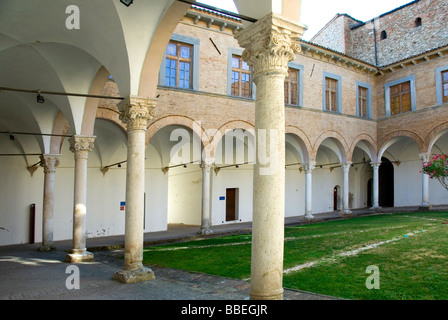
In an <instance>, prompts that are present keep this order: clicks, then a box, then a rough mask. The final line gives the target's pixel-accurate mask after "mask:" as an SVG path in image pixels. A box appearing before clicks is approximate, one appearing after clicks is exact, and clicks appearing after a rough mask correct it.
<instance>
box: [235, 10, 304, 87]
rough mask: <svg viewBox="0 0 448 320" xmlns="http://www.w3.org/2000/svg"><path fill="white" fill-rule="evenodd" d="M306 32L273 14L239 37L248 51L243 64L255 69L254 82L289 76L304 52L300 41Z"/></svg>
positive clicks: (247, 29)
mask: <svg viewBox="0 0 448 320" xmlns="http://www.w3.org/2000/svg"><path fill="white" fill-rule="evenodd" d="M305 30H306V27H305V26H303V25H299V24H297V23H295V22H292V21H290V20H287V19H285V18H284V17H281V16H279V15H276V14H274V13H271V14H268V15H267V16H265V17H264V18H262V19H260V20H258V21H257V22H256V23H254V24H252V25H251V26H249V27H247V28H245V29H244V30H242V31H240V32H239V33H238V34H237V35H236V39H237V40H238V43H239V45H240V46H241V47H242V48H245V50H244V52H243V56H242V58H243V60H244V61H246V62H247V63H248V64H249V65H251V66H253V67H254V81H255V82H256V80H257V78H258V77H259V76H261V75H267V74H281V75H283V76H286V74H287V71H288V63H289V62H290V61H292V60H294V58H295V56H296V54H298V53H299V52H300V51H301V47H300V44H299V42H298V40H299V39H300V38H301V37H302V35H303V32H304V31H305Z"/></svg>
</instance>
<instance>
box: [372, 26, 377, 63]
mask: <svg viewBox="0 0 448 320" xmlns="http://www.w3.org/2000/svg"><path fill="white" fill-rule="evenodd" d="M371 22H372V24H373V41H374V47H375V66H376V67H378V48H377V44H376V28H375V18H374V19H372V21H371Z"/></svg>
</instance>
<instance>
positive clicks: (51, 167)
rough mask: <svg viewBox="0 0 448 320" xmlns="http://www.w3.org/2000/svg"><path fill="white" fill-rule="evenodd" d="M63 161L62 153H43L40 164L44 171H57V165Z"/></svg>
mask: <svg viewBox="0 0 448 320" xmlns="http://www.w3.org/2000/svg"><path fill="white" fill-rule="evenodd" d="M60 163H61V155H60V154H43V155H41V156H40V165H41V167H43V168H44V172H45V173H47V172H55V171H56V167H57V166H59V164H60Z"/></svg>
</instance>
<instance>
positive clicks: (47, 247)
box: [37, 244, 57, 252]
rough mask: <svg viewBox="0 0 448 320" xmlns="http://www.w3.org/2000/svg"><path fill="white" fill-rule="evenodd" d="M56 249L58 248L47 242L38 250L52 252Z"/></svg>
mask: <svg viewBox="0 0 448 320" xmlns="http://www.w3.org/2000/svg"><path fill="white" fill-rule="evenodd" d="M56 250H57V248H56V247H55V246H54V245H53V244H46V245H43V246H41V247H39V248H38V249H37V251H39V252H50V251H56Z"/></svg>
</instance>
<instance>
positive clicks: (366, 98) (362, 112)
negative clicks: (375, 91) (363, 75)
mask: <svg viewBox="0 0 448 320" xmlns="http://www.w3.org/2000/svg"><path fill="white" fill-rule="evenodd" d="M356 87H357V92H356V99H357V101H356V115H357V116H358V117H361V118H371V117H372V102H371V101H372V93H371V92H372V91H371V86H370V84H368V83H364V82H360V81H356Z"/></svg>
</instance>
